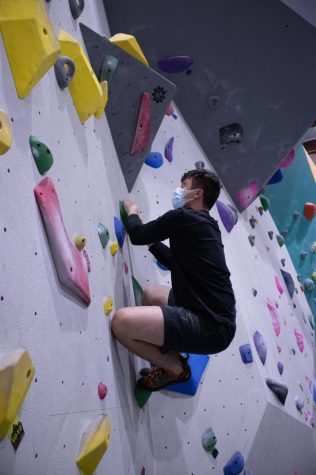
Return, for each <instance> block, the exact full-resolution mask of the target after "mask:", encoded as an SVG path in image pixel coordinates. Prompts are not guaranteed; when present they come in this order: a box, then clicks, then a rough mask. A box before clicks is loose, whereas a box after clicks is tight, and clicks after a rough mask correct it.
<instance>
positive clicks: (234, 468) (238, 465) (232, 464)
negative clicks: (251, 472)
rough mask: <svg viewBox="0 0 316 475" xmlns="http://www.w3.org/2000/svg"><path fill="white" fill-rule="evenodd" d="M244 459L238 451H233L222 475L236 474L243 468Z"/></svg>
mask: <svg viewBox="0 0 316 475" xmlns="http://www.w3.org/2000/svg"><path fill="white" fill-rule="evenodd" d="M244 466H245V461H244V457H243V456H242V455H241V453H240V452H238V451H237V452H235V453H234V455H233V456H232V457H231V458H230V459H229V460H228V462H227V463H226V465H225V466H224V468H223V470H224V475H238V474H239V473H241V472H242V471H243V469H244Z"/></svg>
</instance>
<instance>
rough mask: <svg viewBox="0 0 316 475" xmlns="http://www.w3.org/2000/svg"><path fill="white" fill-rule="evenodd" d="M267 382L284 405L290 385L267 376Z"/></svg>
mask: <svg viewBox="0 0 316 475" xmlns="http://www.w3.org/2000/svg"><path fill="white" fill-rule="evenodd" d="M266 384H267V386H268V388H269V389H271V391H272V392H274V394H275V395H276V397H277V398H278V400H279V401H280V403H281V404H283V406H284V404H285V401H286V397H287V393H288V391H289V390H288V387H287V386H286V385H285V384H283V383H278V382H277V381H275V380H274V379H272V378H266Z"/></svg>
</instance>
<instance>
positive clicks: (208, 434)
mask: <svg viewBox="0 0 316 475" xmlns="http://www.w3.org/2000/svg"><path fill="white" fill-rule="evenodd" d="M216 444H217V438H216V435H215V433H214V431H213V429H212V428H211V427H210V428H209V429H206V431H205V432H204V433H203V435H202V445H203V449H204V450H205V451H206V452H210V453H211V454H212V455H213V457H214V458H216V457H217V455H218V454H219V452H218V450H217V449H216V448H215V446H216Z"/></svg>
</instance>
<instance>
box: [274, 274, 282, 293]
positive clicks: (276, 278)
mask: <svg viewBox="0 0 316 475" xmlns="http://www.w3.org/2000/svg"><path fill="white" fill-rule="evenodd" d="M274 280H275V284H276V286H277V289H278V291H279V292H280V294H281V295H282V294H283V287H282V284H281V282H280V280H279V279H278V277H277V276H276V275H275V276H274Z"/></svg>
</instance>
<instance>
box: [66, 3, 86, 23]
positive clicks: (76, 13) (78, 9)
mask: <svg viewBox="0 0 316 475" xmlns="http://www.w3.org/2000/svg"><path fill="white" fill-rule="evenodd" d="M69 7H70V11H71V14H72V17H73V18H74V19H75V20H77V18H79V17H80V15H81V13H82V12H83V9H84V0H69Z"/></svg>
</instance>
